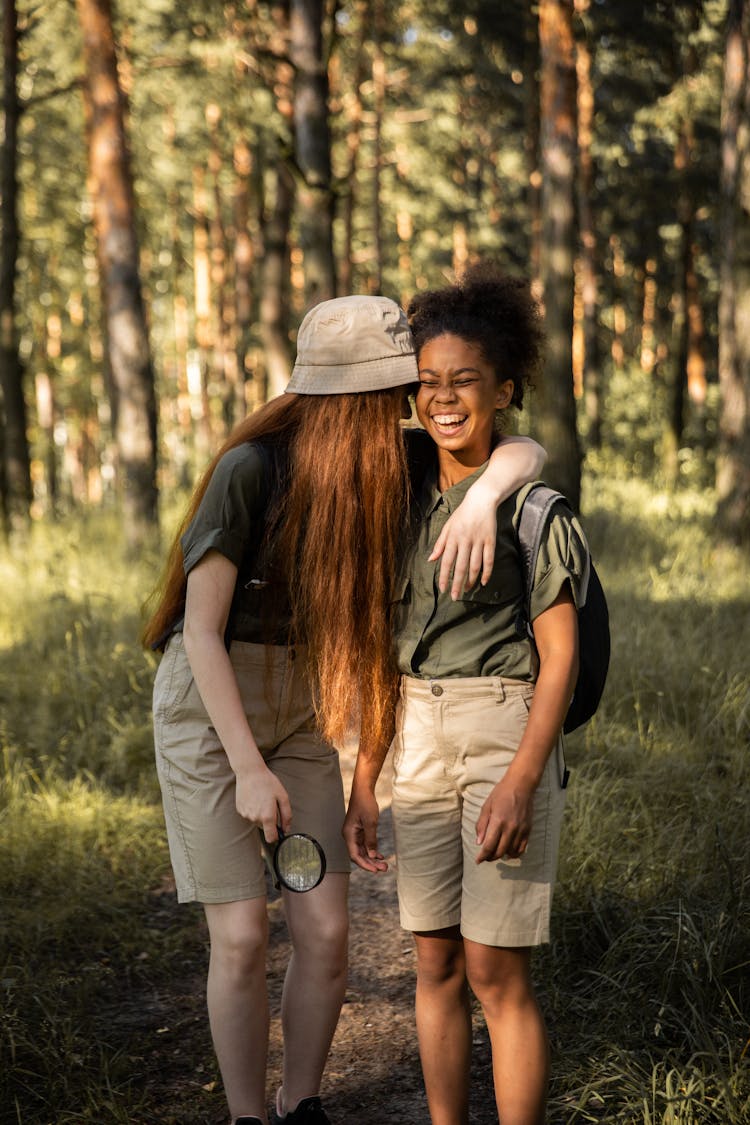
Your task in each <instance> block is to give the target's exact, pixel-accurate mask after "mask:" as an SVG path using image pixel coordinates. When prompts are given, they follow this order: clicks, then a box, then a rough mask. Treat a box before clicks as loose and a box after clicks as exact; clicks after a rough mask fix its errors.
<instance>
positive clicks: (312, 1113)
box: [271, 1097, 331, 1125]
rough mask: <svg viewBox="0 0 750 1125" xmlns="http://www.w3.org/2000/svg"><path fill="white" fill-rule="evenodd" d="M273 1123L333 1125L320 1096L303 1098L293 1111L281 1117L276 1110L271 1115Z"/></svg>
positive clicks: (281, 1124)
mask: <svg viewBox="0 0 750 1125" xmlns="http://www.w3.org/2000/svg"><path fill="white" fill-rule="evenodd" d="M271 1120H272V1122H273V1125H331V1119H330V1117H329V1116H328V1114H327V1113H326V1111H325V1110H324V1109H323V1106H322V1105H321V1103H320V1098H318V1097H314V1098H303V1099H302V1101H301V1102H300V1103H299V1104H298V1106H297V1108H296V1109H295V1110H294V1112H293V1113H287V1114H286V1116H285V1117H279V1115H278V1113H277V1112H276V1110H274V1111H273V1113H272V1115H271Z"/></svg>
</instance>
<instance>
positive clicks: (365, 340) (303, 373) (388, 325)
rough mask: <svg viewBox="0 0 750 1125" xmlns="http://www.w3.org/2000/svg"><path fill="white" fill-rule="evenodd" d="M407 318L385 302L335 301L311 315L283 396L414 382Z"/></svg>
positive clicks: (300, 336)
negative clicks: (285, 393) (291, 393)
mask: <svg viewBox="0 0 750 1125" xmlns="http://www.w3.org/2000/svg"><path fill="white" fill-rule="evenodd" d="M417 381H418V374H417V357H416V354H415V352H414V341H413V339H412V335H411V331H410V329H409V324H408V322H407V320H406V313H405V312H403V310H402V309H400V308H399V306H398V305H397V304H396V302H395V301H392V300H391V299H390V297H336V298H334V299H333V300H332V301H321V303H320V304H319V305H315V307H314V308H312V309H311V310H310V312H309V313H308V314H307V316H306V317H305V319H304V320H303V321H302V324H301V325H300V328H299V332H298V334H297V360H296V362H295V364H294V370H293V371H292V377H291V379H290V380H289V384H288V386H287V387H286V391H287V393H290V392H293V393H294V394H298V395H343V394H357V393H358V392H359V391H382V390H387V389H388V388H389V387H401V386H405V385H406V384H408V383H416V382H417Z"/></svg>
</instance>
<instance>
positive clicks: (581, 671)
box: [517, 484, 610, 734]
mask: <svg viewBox="0 0 750 1125" xmlns="http://www.w3.org/2000/svg"><path fill="white" fill-rule="evenodd" d="M555 504H564V505H565V506H566V508H568V509H569V510H571V509H570V505H569V503H568V501H567V500H566V499H565V497H564V496H563V494H562V493H561V492H555V490H554V489H553V488H548V487H547V486H546V485H544V484H535V485H533V486H532V487H531V489H530V490H529V492H528V493H527V495H526V498H525V500H524V502H523V506H522V508H521V514H520V517H519V520H518V528H517V536H518V549H519V552H520V554H521V560H522V564H523V565H522V570H523V575H524V584H525V587H526V599H525V613H526V616H525V624H526V628H527V629H528V633H529V636H531V638H532V639H533V636H534V633H533V630H532V628H531V620H530V618H531V587H532V584H533V581H534V574H535V572H536V562H537V557H538V555H539V547H540V544H541V541H542V535H543V534H544V529H545V527H546V525H547V520H548V519H549V517H550V514H551V512H552V509H553V508H554V506H555ZM578 652H579V668H578V679H577V680H576V686H575V691H574V693H573V699H572V700H571V703H570V707H569V708H568V713H567V715H566V716H565V722H564V723H563V730H564V731H565V733H566V734H568V733H570V731H572V730H575V729H576V727H580V726H581V725H582V724H583V723H585V722H587V721H588V720H589V719H590V718H591V716H592V715H593V714H594V712H595V711H596V709H597V707H598V706H599V701H600V699H601V697H602V692H603V691H604V684H605V682H606V679H607V669H608V668H609V653H610V641H609V610H608V609H607V599H606V598H605V596H604V590H603V589H602V584H601V582H600V581H599V575H598V574H597V573H596V570H595V569H594V564H593V562H592V561H591V556H590V555H589V581H588V589H587V593H586V602H585V604H584V605H583V606H582V607H581V608H580V609H579V610H578Z"/></svg>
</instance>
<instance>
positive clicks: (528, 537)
mask: <svg viewBox="0 0 750 1125" xmlns="http://www.w3.org/2000/svg"><path fill="white" fill-rule="evenodd" d="M558 500H562V502H563V503H564V504H567V500H566V499H565V497H564V496H563V494H562V492H556V491H555V489H554V488H549V487H548V486H547V485H546V484H533V485H532V486H531V488H530V489H529V491H528V492H527V493H526V497H525V499H524V501H523V504H522V506H521V514H520V516H519V519H518V531H517V536H518V550H519V553H520V555H521V563H522V571H523V578H524V586H525V593H526V598H525V611H526V629H527V631H528V634H529V636H530V637H531V636H533V635H534V634H533V631H532V628H531V590H532V587H533V585H534V575H535V574H536V564H537V559H538V558H539V549H540V547H541V545H542V536H543V535H544V529H545V527H546V525H547V520H548V519H549V516H550V512H551V511H552V509H553V508H554V506H555V504H556V503H557V502H558Z"/></svg>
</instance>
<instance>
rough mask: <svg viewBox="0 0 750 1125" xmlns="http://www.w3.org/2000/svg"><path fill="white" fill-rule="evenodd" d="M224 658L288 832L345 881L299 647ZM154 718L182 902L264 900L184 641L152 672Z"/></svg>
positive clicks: (335, 796)
mask: <svg viewBox="0 0 750 1125" xmlns="http://www.w3.org/2000/svg"><path fill="white" fill-rule="evenodd" d="M267 654H268V655H267ZM229 655H230V659H231V661H232V665H233V667H234V671H235V675H236V677H237V683H238V685H239V689H240V695H241V697H242V701H243V704H244V707H245V713H246V715H247V718H248V722H249V724H250V729H251V730H252V732H253V735H254V737H255V740H256V742H257V744H258V749H259V750H260V751H261V754H262V755H263V758H264V760H265V762H266V765H267V766H268V768H269V769H270V770H271V771H272V772H273V773H274V774H275V775H276V777H278V778H279V780H280V781H281V782H282V784H283V785H284V788H285V789H286V791H287V793H288V794H289V799H290V802H291V806H292V829H293V830H294V831H296V832H306V833H308V834H309V835H311V836H314V837H315V839H316V840H318V841H319V842H320V843H321V845H322V847H323V851H324V852H325V856H326V870H327V871H330V872H349V870H350V862H349V855H348V852H347V849H346V845H345V844H344V840H343V838H342V836H341V827H342V825H343V821H344V791H343V784H342V780H341V769H340V766H339V757H338V753H337V752H336V750H335V749H334V748H333V747H332V746H330V745H329V744H328V743H327V742H325V741H324V740H323V739H322V738H321V737H320V735H319V733H318V731H317V729H316V725H315V716H314V709H313V703H312V699H311V695H310V687H309V681H308V675H307V662H306V658H305V649H304V647H303V646H299V647H297V648H286V647H282V646H265V645H257V644H249V643H247V642H243V641H234V642H233V643H232V645H231V649H230V654H229ZM153 715H154V741H155V746H156V768H157V774H158V777H159V783H160V786H161V792H162V800H163V803H164V816H165V820H166V825H167V838H168V841H169V851H170V857H171V860H172V868H173V871H174V876H175V883H176V886H177V897H178V899H179V901H180V902H191V901H197V902H203V903H215V902H236V901H238V900H241V899H248V898H259V897H261V896H263V895H265V893H266V873H265V872H266V869H265V863H264V860H263V856H262V851H261V833H260V831H259V829H258V827H257V826H255V825H253V824H251V823H250V822H249V821H247V820H245V819H244V817H242V816H240V814H239V813H238V812H237V809H236V807H235V775H234V772H233V770H232V767H231V766H230V764H229V760H228V758H227V756H226V753H225V751H224V748H223V747H222V745H221V742H220V741H219V738H218V736H217V734H216V731H215V730H214V728H213V726H212V724H211V720H210V718H209V716H208V713H207V712H206V709H205V707H204V706H203V701H202V699H201V697H200V694H199V692H198V688H197V686H196V684H195V680H194V679H193V674H192V672H191V670H190V663H189V661H188V658H187V654H186V652H185V647H184V643H183V638H182V634H181V633H176V634H174V635H173V636H172V637H171V638H170V640H169V643H168V645H167V648H166V651H165V653H164V656H163V657H162V659H161V663H160V665H159V668H158V670H157V674H156V680H155V683H154V702H153Z"/></svg>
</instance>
